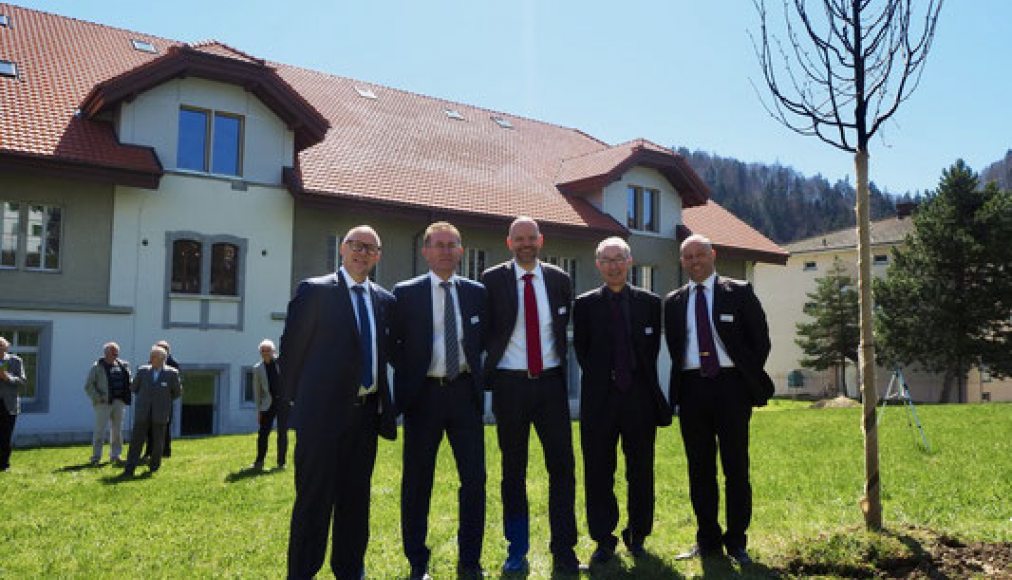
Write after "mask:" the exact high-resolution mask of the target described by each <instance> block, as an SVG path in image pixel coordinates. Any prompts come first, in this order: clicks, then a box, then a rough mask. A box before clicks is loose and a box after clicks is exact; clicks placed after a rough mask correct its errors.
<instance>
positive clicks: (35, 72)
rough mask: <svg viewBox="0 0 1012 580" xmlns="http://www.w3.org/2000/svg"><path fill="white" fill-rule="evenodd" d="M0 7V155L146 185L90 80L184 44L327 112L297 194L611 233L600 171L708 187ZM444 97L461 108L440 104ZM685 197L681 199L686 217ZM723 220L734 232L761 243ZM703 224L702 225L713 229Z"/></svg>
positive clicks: (300, 162) (577, 147) (624, 152)
mask: <svg viewBox="0 0 1012 580" xmlns="http://www.w3.org/2000/svg"><path fill="white" fill-rule="evenodd" d="M0 11H2V12H3V13H5V14H7V15H9V16H10V17H11V19H12V22H13V26H12V27H11V28H4V29H0V58H3V59H6V60H11V61H14V62H16V63H17V64H18V67H19V78H17V79H4V78H0V103H2V106H0V168H2V167H4V166H17V163H15V162H14V161H12V160H17V159H21V160H22V161H23V160H24V159H29V160H31V159H35V160H39V159H44V160H49V161H50V162H51V163H57V162H58V163H60V164H62V165H61V166H66V165H67V164H71V165H77V166H82V167H92V168H96V167H97V168H109V169H110V170H114V171H118V172H119V173H116V174H115V176H114V177H115V178H116V179H117V180H119V182H123V180H124V179H125V177H124V176H142V177H144V178H145V179H149V180H150V179H154V180H155V181H154V185H149V186H150V187H155V186H157V176H159V175H160V174H161V166H160V164H159V161H158V159H157V158H156V156H155V154H154V152H153V151H152V150H151V149H150V148H146V147H137V146H130V145H123V144H120V143H119V142H118V141H117V139H116V135H115V133H114V131H113V128H112V125H111V123H108V122H105V121H102V120H100V119H101V118H102V116H101V115H99V116H97V117H94V115H96V114H97V113H99V112H101V111H103V110H105V106H106V104H105V103H104V102H103V101H102V99H100V98H98V97H108V98H110V99H112V101H113V102H115V100H116V99H118V98H124V97H123V95H122V94H119V93H115V92H114V91H111V90H109V91H107V93H105V94H102V95H98V96H96V95H93V94H92V93H93V92H95V91H101V90H102V89H108V88H109V87H110V86H111V85H112V86H115V87H116V88H120V89H122V88H123V87H122V86H117V85H115V82H112V81H114V80H115V79H117V78H120V79H123V78H137V76H138V71H139V70H140V71H143V70H150V67H153V66H154V65H155V64H157V63H156V62H155V61H158V59H161V62H164V61H165V60H166V59H168V58H169V56H170V55H171V54H176V53H186V52H187V51H189V53H193V52H197V53H201V54H205V55H213V56H214V57H217V58H220V59H221V61H222V62H223V64H222V66H223V68H228V69H230V70H233V69H236V67H247V68H249V67H262V68H266V69H270V71H271V73H270V74H271V75H272V76H273V75H274V74H275V73H276V76H274V78H279V79H281V80H282V81H283V82H282V83H281V84H285V83H287V85H290V87H291V88H293V89H294V91H295V92H296V93H297V95H298V98H299V99H302V100H304V101H305V103H306V104H307V106H309V107H310V108H311V109H315V111H317V112H319V113H320V115H321V117H320V118H321V119H323V120H325V122H327V123H329V124H330V129H329V131H327V132H326V136H325V138H324V139H323V141H321V142H317V143H315V144H313V145H312V146H308V147H306V148H304V149H302V150H301V152H300V153H299V155H298V159H297V166H296V167H295V168H294V169H293V170H292V171H288V172H286V175H287V176H288V177H290V179H288V181H289V184H290V186H291V187H292V189H293V193H295V194H296V195H298V196H300V197H311V198H313V199H314V200H316V201H324V202H325V201H326V200H341V201H357V202H361V203H365V204H373V205H377V206H387V207H404V208H418V209H432V208H437V209H440V210H444V211H448V212H452V213H459V214H461V215H472V216H479V217H482V216H483V217H484V218H485V219H504V218H509V217H512V216H515V215H519V214H527V215H531V216H533V217H535V218H536V219H539V220H541V221H542V222H545V223H546V225H547V224H551V225H554V226H556V227H560V228H568V229H569V230H570V231H572V232H579V231H581V230H582V231H583V233H584V234H586V235H600V234H602V233H612V234H620V235H623V234H625V233H627V230H626V229H625V228H624V227H623V226H622V225H621V224H620V223H618V222H617V221H615V220H614V219H613V218H611V217H610V216H608V215H606V214H604V213H602V212H600V211H599V210H597V209H596V208H594V207H593V206H592V205H591V204H590V203H589V202H587V201H586V200H585V199H583V198H582V197H581V196H580V195H579V194H580V193H582V191H580V187H581V186H586V185H587V184H588V183H590V182H595V180H596V181H602V180H603V182H604V183H607V182H608V181H607V180H613V179H615V178H617V177H618V176H619V175H621V173H622V172H624V171H625V170H627V169H628V168H629V167H631V166H632V165H644V166H648V167H654V168H656V169H658V171H660V172H661V173H662V174H664V175H665V176H666V177H667V178H668V179H669V181H671V182H672V183H673V184H674V185H675V186H676V188H677V189H678V190H679V191H680V192H681V194H682V195H683V202H684V203H685V204H686V205H690V206H691V205H695V204H699V203H702V202H703V201H705V199H706V197H707V196H708V195H709V192H708V189H707V188H706V186H705V184H703V183H702V182H701V181H700V180H699V177H698V176H697V175H696V174H695V173H694V172H692V170H691V169H688V167H687V166H686V165H685V162H684V160H683V159H682V158H681V157H680V156H679V155H677V154H675V153H673V152H672V151H670V150H669V149H667V148H664V147H660V146H658V145H656V144H654V143H651V142H649V141H645V140H636V141H631V142H629V143H623V144H620V145H616V146H609V145H607V144H606V143H603V142H601V141H599V140H597V139H594V138H593V137H590V136H589V135H587V134H585V133H583V132H581V131H579V130H577V129H571V128H566V127H561V126H558V125H553V124H550V123H544V122H541V121H536V120H532V119H526V118H523V117H518V116H515V115H509V114H504V113H500V112H496V111H492V110H488V109H483V108H480V107H474V106H470V105H464V104H461V103H454V102H450V101H445V100H441V99H436V98H432V97H426V96H423V95H418V94H414V93H410V92H406V91H400V90H396V89H392V88H386V87H381V86H376V85H370V84H367V83H362V82H360V81H355V80H352V79H347V78H342V77H338V76H333V75H329V74H324V73H321V72H317V71H311V70H306V69H303V68H299V67H294V66H289V65H284V64H278V63H267V62H265V61H263V60H260V59H258V58H255V57H253V56H250V55H248V54H246V53H244V52H242V51H239V50H236V49H233V48H231V47H228V46H225V45H223V44H221V43H217V42H214V41H207V42H201V43H196V44H193V45H184V44H182V43H179V42H176V41H171V40H166V39H162V38H158V37H153V36H151V35H147V34H140V33H136V32H131V31H128V30H122V29H116V28H112V27H108V26H103V25H101V24H93V23H89V22H83V21H80V20H75V19H71V18H65V17H61V16H56V15H52V14H46V13H43V12H37V11H33V10H28V9H25V8H21V7H18V6H13V5H9V4H0ZM131 39H137V40H144V41H147V42H150V43H151V44H153V45H154V46H155V47H156V49H157V53H156V54H150V53H147V52H142V51H138V50H135V49H134V47H133V46H132V44H131V42H130V41H131ZM170 47H176V48H173V49H172V50H170ZM225 59H228V61H232V62H234V63H235V64H234V65H228V64H227V62H224V61H225ZM156 68H157V67H156ZM132 75H133V76H132ZM356 86H358V87H364V88H369V89H371V90H372V91H373V92H374V93H375V94H376V98H375V99H370V98H365V97H362V96H360V95H359V93H358V92H357V91H356V90H355V87H356ZM114 93H115V94H114ZM89 95H91V98H89ZM268 106H270V104H269V103H268ZM78 107H82V108H87V111H86V113H87V114H84V115H82V114H75V111H76V110H77V109H78ZM447 109H450V110H454V111H456V112H458V113H459V114H460V115H461V116H463V117H464V119H463V120H456V119H452V118H450V117H449V116H448V115H447V114H446V112H445V110H447ZM493 117H501V118H503V119H506V120H507V121H509V123H510V124H511V125H512V128H503V127H501V126H500V125H499V124H497V123H496V122H494V121H493ZM311 142H312V140H309V141H305V142H304V145H305V144H308V143H311ZM82 171H83V169H82ZM106 177H107V178H108V176H106ZM138 179H140V178H138ZM560 191H562V192H563V193H560ZM567 191H569V192H572V193H573V195H566V194H565V192H567ZM710 207H712V208H716V210H719V211H720V212H723V210H721V209H720V208H719V206H716V205H715V204H712V203H710V204H708V205H707V206H703V208H702V209H703V210H704V211H703V213H710V212H709V211H708V210H707V208H710ZM691 211H692V210H687V211H686V220H687V221H688V220H689V216H690V215H692V213H691ZM723 213H725V214H726V212H723ZM727 217H729V218H731V219H732V220H733V216H730V214H727ZM734 221H735V222H737V223H736V224H735V232H738V233H735V234H734V236H733V237H734V240H735V242H736V243H737V242H742V243H752V242H756V243H759V244H761V247H763V248H767V247H768V246H767V245H766V244H772V243H771V242H769V240H766V239H765V238H763V237H762V236H761V235H759V234H758V233H757V232H754V231H753V230H751V228H748V226H745V225H744V224H742V223H741V222H739V221H737V220H734ZM727 223H730V220H727V219H725V220H723V221H721V222H720V223H719V224H716V225H717V226H718V227H723V226H724V225H726V224H727ZM739 230H741V231H739ZM704 231H707V233H708V234H710V235H711V237H715V238H716V237H720V235H719V234H721V232H718V231H709V230H704ZM715 241H716V240H715ZM774 247H775V245H774ZM777 250H778V251H782V250H779V248H777ZM762 251H765V250H762ZM762 251H761V252H762ZM761 252H760V253H761ZM778 255H779V254H778Z"/></svg>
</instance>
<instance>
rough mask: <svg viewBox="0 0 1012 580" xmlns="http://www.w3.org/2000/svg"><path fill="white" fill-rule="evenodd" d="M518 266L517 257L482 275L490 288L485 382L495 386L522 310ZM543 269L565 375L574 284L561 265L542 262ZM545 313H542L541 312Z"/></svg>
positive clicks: (553, 328) (553, 327)
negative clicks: (515, 260)
mask: <svg viewBox="0 0 1012 580" xmlns="http://www.w3.org/2000/svg"><path fill="white" fill-rule="evenodd" d="M516 268H517V266H516V265H515V264H514V263H513V260H509V261H507V262H503V263H502V264H499V265H498V266H492V267H491V268H489V269H488V270H485V272H483V273H482V275H481V282H482V284H484V285H485V289H486V290H487V291H488V304H489V318H488V328H487V329H486V336H487V337H488V338H487V340H486V344H485V350H486V352H487V353H488V357H487V358H486V359H485V379H486V380H485V384H486V386H491V384H492V381H493V380H494V379H495V373H496V367H497V366H499V361H501V360H502V357H503V354H504V353H505V352H506V346H507V345H508V344H509V341H510V336H512V335H513V328H514V326H516V323H517V312H518V311H519V305H518V299H517V277H516ZM541 271H542V272H544V276H545V288H546V290H547V291H548V304H549V307H550V310H551V313H550V314H551V317H552V332H553V333H554V334H555V347H556V349H557V351H558V352H557V354H558V356H559V358H560V359H561V360H562V370H563V375H565V370H566V355H567V353H568V348H569V347H568V345H569V342H568V340H567V338H566V326H568V325H569V311H570V308H571V303H572V301H573V284H572V281H571V280H570V279H569V274H567V273H566V272H565V271H564V270H562V269H561V268H557V267H555V266H552V265H551V264H547V263H545V262H541ZM540 314H541V313H539V315H540Z"/></svg>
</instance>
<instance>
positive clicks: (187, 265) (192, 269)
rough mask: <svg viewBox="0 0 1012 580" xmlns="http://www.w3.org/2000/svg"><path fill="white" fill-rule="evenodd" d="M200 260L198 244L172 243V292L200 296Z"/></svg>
mask: <svg viewBox="0 0 1012 580" xmlns="http://www.w3.org/2000/svg"><path fill="white" fill-rule="evenodd" d="M200 258H201V243H200V242H198V241H196V240H185V239H184V240H175V241H173V242H172V287H171V291H172V292H176V293H179V294H200Z"/></svg>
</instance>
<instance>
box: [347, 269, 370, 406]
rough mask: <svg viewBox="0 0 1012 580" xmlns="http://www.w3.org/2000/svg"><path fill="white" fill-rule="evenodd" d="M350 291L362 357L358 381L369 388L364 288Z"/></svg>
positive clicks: (368, 354)
mask: <svg viewBox="0 0 1012 580" xmlns="http://www.w3.org/2000/svg"><path fill="white" fill-rule="evenodd" d="M351 289H352V290H354V291H355V307H356V308H357V310H358V341H359V343H361V344H360V348H359V351H360V352H361V355H362V361H361V363H362V372H361V373H360V377H361V378H360V381H359V382H361V383H362V386H363V387H365V388H367V389H368V388H369V387H371V386H372V380H373V378H372V326H370V325H369V309H367V308H366V307H365V288H363V287H362V286H352V287H351Z"/></svg>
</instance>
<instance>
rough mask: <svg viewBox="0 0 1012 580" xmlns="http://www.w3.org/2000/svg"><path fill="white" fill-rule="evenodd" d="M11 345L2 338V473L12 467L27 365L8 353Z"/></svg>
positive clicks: (0, 441)
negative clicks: (14, 439)
mask: <svg viewBox="0 0 1012 580" xmlns="http://www.w3.org/2000/svg"><path fill="white" fill-rule="evenodd" d="M10 348H11V343H10V342H9V341H8V340H7V339H6V338H4V337H2V336H0V471H7V470H8V469H10V467H11V444H12V438H13V436H14V424H15V423H16V422H17V420H18V413H20V412H21V389H23V388H24V387H25V384H26V383H27V379H26V378H25V365H24V363H23V362H21V357H19V356H17V355H14V354H11V353H9V352H7V351H8V350H10Z"/></svg>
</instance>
